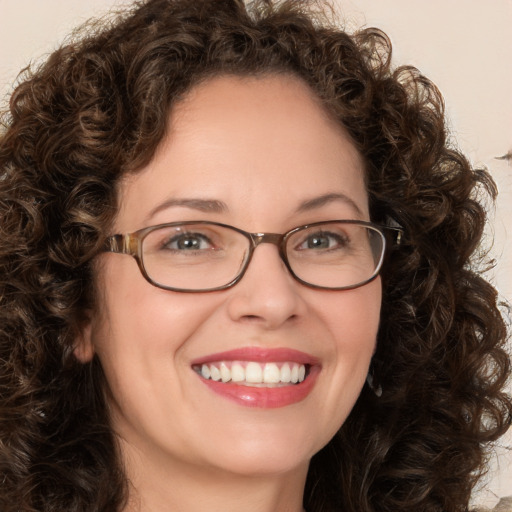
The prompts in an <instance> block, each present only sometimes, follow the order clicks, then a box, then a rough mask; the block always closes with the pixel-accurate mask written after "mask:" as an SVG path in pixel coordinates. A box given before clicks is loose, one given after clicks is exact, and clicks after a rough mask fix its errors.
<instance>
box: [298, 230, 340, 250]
mask: <svg viewBox="0 0 512 512" xmlns="http://www.w3.org/2000/svg"><path fill="white" fill-rule="evenodd" d="M347 242H348V240H347V237H346V235H342V234H340V233H333V232H327V231H319V232H317V233H308V234H307V235H306V237H305V238H304V240H303V241H301V243H299V244H298V245H297V246H296V249H297V250H299V251H303V250H310V249H313V250H315V249H317V250H319V249H324V250H325V249H331V250H332V249H337V248H341V247H344V246H346V245H347Z"/></svg>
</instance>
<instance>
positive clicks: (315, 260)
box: [104, 220, 402, 292]
mask: <svg viewBox="0 0 512 512" xmlns="http://www.w3.org/2000/svg"><path fill="white" fill-rule="evenodd" d="M401 236H402V230H401V229H400V228H394V227H383V226H377V225H376V224H373V223H371V222H365V221H356V220H333V221H326V222H315V223H313V224H308V225H305V226H299V227H296V228H294V229H292V230H290V231H287V232H286V233H284V234H276V233H248V232H246V231H243V230H241V229H238V228H235V227H233V226H228V225H226V224H220V223H218V222H208V221H190V222H172V223H169V224H160V225H158V226H150V227H147V228H143V229H140V230H138V231H135V232H134V233H129V234H118V235H113V236H110V237H108V238H107V239H106V240H105V246H104V251H106V252H115V253H121V254H129V255H131V256H133V257H134V258H135V259H136V261H137V263H138V266H139V269H140V271H141V272H142V275H143V276H144V277H145V279H146V280H147V281H149V282H150V283H151V284H152V285H154V286H157V287H158V288H163V289H165V290H172V291H176V292H208V291H216V290H224V289H226V288H229V287H231V286H234V285H235V284H236V283H238V281H240V279H242V277H243V275H244V273H245V271H246V270H247V267H248V265H249V263H250V261H251V258H252V255H253V253H254V250H255V249H256V247H257V246H258V245H260V244H264V243H270V244H274V245H276V246H277V247H278V248H279V254H280V256H281V258H282V260H283V261H284V263H285V265H286V267H287V268H288V270H289V271H290V273H291V275H292V276H293V277H294V278H295V279H296V280H297V281H299V282H300V283H302V284H304V285H306V286H309V287H312V288H320V289H328V290H348V289H352V288H357V287H359V286H363V285H364V284H366V283H369V282H370V281H372V280H373V279H375V278H376V277H377V275H378V274H379V271H380V269H381V267H382V262H383V260H384V254H385V252H386V247H387V246H389V245H390V244H398V243H400V240H401Z"/></svg>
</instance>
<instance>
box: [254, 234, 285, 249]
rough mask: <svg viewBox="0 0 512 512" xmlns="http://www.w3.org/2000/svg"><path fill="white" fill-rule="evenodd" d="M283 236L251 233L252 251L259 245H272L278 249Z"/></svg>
mask: <svg viewBox="0 0 512 512" xmlns="http://www.w3.org/2000/svg"><path fill="white" fill-rule="evenodd" d="M283 238H284V235H280V234H279V233H251V241H252V245H253V247H254V249H256V247H258V245H260V244H274V245H276V246H277V247H278V248H279V249H281V245H282V242H283Z"/></svg>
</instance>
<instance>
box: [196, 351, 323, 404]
mask: <svg viewBox="0 0 512 512" xmlns="http://www.w3.org/2000/svg"><path fill="white" fill-rule="evenodd" d="M192 369H193V370H194V372H195V373H196V374H197V375H198V377H199V378H200V379H201V381H202V382H203V383H204V384H206V386H207V387H208V388H209V389H210V390H212V391H213V392H215V393H216V394H218V395H221V396H223V397H224V398H227V399H229V400H233V401H235V402H237V403H238V404H240V405H244V406H247V407H260V408H276V407H284V406H287V405H291V404H294V403H297V402H300V401H302V400H304V399H305V398H306V397H307V396H308V395H309V393H310V392H311V390H312V389H313V386H314V384H315V381H316V377H317V376H318V374H319V372H320V365H319V362H318V360H317V359H316V358H314V357H312V356H310V355H308V354H305V353H303V352H299V351H296V350H290V349H261V348H257V347H249V348H243V349H237V350H232V351H228V352H222V353H218V354H212V355H210V356H207V357H205V358H202V359H201V360H196V361H194V362H193V363H192Z"/></svg>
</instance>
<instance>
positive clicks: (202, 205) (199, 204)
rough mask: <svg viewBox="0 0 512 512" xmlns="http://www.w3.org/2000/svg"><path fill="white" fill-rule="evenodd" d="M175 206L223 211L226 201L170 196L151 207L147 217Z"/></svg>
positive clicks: (226, 208) (209, 211)
mask: <svg viewBox="0 0 512 512" xmlns="http://www.w3.org/2000/svg"><path fill="white" fill-rule="evenodd" d="M175 206H184V207H185V208H191V209H193V210H198V211H200V212H205V213H223V212H226V211H227V210H228V207H227V205H226V203H224V202H222V201H219V200H217V199H199V198H180V199H178V198H171V199H168V200H167V201H164V202H163V203H161V204H159V205H158V206H156V207H155V208H153V209H152V210H151V211H150V212H149V215H148V217H147V218H148V219H150V218H151V217H153V216H154V215H156V214H157V213H158V212H161V211H162V210H166V209H167V208H172V207H175Z"/></svg>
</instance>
